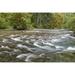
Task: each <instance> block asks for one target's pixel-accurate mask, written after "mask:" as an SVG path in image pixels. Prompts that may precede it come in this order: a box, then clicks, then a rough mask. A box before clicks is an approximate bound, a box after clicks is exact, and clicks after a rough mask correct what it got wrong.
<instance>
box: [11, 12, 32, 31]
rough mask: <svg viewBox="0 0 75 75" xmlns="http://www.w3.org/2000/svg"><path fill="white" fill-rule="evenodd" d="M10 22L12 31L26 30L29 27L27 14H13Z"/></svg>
mask: <svg viewBox="0 0 75 75" xmlns="http://www.w3.org/2000/svg"><path fill="white" fill-rule="evenodd" d="M10 22H11V26H12V27H13V29H17V30H26V29H29V28H30V27H31V26H29V24H30V23H31V21H30V15H29V14H24V13H14V14H13V16H12V18H11V19H10Z"/></svg>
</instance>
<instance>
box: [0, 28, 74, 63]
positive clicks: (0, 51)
mask: <svg viewBox="0 0 75 75" xmlns="http://www.w3.org/2000/svg"><path fill="white" fill-rule="evenodd" d="M21 33H31V34H19V33H18V34H17V33H16V34H14V33H12V34H10V35H5V36H3V34H1V35H0V36H1V38H0V61H1V62H2V61H3V62H50V61H66V60H67V61H72V59H71V60H69V58H68V59H67V58H66V59H65V57H63V56H61V55H62V54H63V53H69V54H70V53H75V37H74V36H73V31H68V30H65V29H51V30H49V29H34V30H33V31H22V32H21ZM6 34H7V33H6ZM60 54H61V55H60ZM70 56H72V55H71V54H70ZM62 57H63V58H62ZM64 59H65V60H64ZM73 61H75V59H73Z"/></svg>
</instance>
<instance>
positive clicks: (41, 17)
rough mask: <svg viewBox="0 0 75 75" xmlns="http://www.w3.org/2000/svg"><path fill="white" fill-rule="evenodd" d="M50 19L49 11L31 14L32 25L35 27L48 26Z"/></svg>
mask: <svg viewBox="0 0 75 75" xmlns="http://www.w3.org/2000/svg"><path fill="white" fill-rule="evenodd" d="M51 19H52V14H51V13H33V16H32V18H31V20H32V23H33V26H34V27H35V28H49V27H50V26H49V25H50V20H51Z"/></svg>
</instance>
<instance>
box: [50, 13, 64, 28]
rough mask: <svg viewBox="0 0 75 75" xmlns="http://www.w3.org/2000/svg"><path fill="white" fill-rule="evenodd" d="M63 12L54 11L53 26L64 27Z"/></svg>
mask: <svg viewBox="0 0 75 75" xmlns="http://www.w3.org/2000/svg"><path fill="white" fill-rule="evenodd" d="M63 22H64V21H63V14H62V13H54V14H53V19H51V23H50V25H51V28H53V29H54V28H62V24H63Z"/></svg>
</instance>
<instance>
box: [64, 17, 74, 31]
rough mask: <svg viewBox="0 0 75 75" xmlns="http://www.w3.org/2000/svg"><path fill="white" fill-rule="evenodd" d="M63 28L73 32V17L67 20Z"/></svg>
mask: <svg viewBox="0 0 75 75" xmlns="http://www.w3.org/2000/svg"><path fill="white" fill-rule="evenodd" d="M65 27H66V28H67V29H70V30H73V31H75V17H72V18H71V19H69V20H68V22H67V23H66V25H65Z"/></svg>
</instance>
